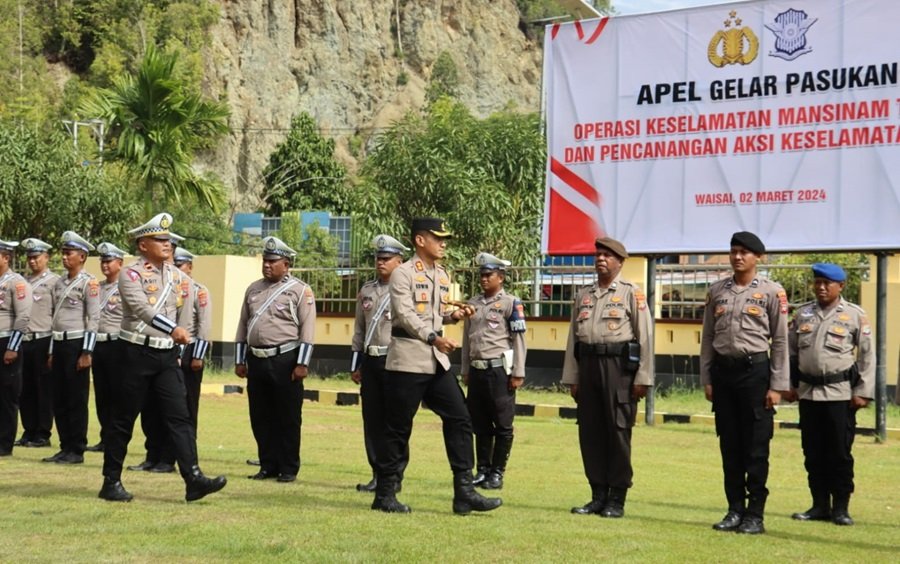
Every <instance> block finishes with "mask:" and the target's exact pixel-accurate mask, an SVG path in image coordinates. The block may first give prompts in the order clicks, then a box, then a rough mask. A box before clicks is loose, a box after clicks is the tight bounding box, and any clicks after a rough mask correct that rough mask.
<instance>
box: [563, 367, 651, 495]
mask: <svg viewBox="0 0 900 564" xmlns="http://www.w3.org/2000/svg"><path fill="white" fill-rule="evenodd" d="M633 383H634V374H631V373H628V372H626V371H625V369H624V368H623V366H622V358H621V357H610V356H597V355H593V354H587V355H585V354H582V355H581V358H580V359H579V361H578V407H577V410H576V413H577V416H578V443H579V445H580V447H581V461H582V463H583V465H584V475H585V476H586V477H587V479H588V483H590V484H591V488H592V489H596V488H601V489H602V488H606V487H607V486H609V487H612V488H621V489H628V488H630V487H631V485H632V478H633V477H634V470H633V468H632V466H631V429H632V427H633V426H634V420H635V416H636V414H637V402H636V401H634V399H632V395H631V390H632V385H633Z"/></svg>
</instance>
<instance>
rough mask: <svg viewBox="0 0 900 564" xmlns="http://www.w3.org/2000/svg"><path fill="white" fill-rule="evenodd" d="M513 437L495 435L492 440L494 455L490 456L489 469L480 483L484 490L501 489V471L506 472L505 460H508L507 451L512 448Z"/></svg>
mask: <svg viewBox="0 0 900 564" xmlns="http://www.w3.org/2000/svg"><path fill="white" fill-rule="evenodd" d="M512 443H513V438H512V437H511V436H509V437H497V439H496V440H495V441H494V455H493V457H492V458H491V471H490V472H489V473H488V477H487V479H486V480H485V481H484V483H482V484H481V487H482V488H484V489H486V490H502V489H503V473H504V472H506V462H507V461H508V460H509V451H510V450H512Z"/></svg>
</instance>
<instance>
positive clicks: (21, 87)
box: [18, 0, 25, 95]
mask: <svg viewBox="0 0 900 564" xmlns="http://www.w3.org/2000/svg"><path fill="white" fill-rule="evenodd" d="M18 6H19V94H20V95H21V94H22V93H23V92H24V91H25V81H24V80H23V73H22V67H23V66H24V64H25V62H24V58H25V57H24V54H23V53H24V51H25V45H24V44H25V34H24V32H23V30H22V27H23V24H22V19H23V15H22V0H19V3H18Z"/></svg>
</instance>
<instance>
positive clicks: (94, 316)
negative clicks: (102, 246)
mask: <svg viewBox="0 0 900 564" xmlns="http://www.w3.org/2000/svg"><path fill="white" fill-rule="evenodd" d="M93 250H94V246H93V245H92V244H90V243H89V242H88V241H86V240H85V239H84V238H83V237H81V236H80V235H78V234H77V233H75V232H74V231H66V232H64V233H63V234H62V263H63V268H65V269H66V273H67V276H64V277H61V278H60V279H59V280H57V281H56V288H55V289H54V292H53V294H54V300H55V302H54V307H53V343H51V345H50V358H51V371H52V378H53V409H54V416H55V418H56V431H57V433H59V448H60V450H59V452H58V453H56V454H55V455H53V456H49V457H47V458H44V459H42V461H43V462H55V463H57V464H81V463H82V462H84V449H85V448H87V429H88V400H89V399H90V387H91V381H90V368H91V361H92V358H91V355H92V353H93V352H94V345H95V344H96V342H97V323H98V322H99V320H100V282H98V281H97V279H96V278H94V277H93V275H91V274H89V273H87V272H85V271H84V263H85V261H86V260H87V256H88V253H90V252H91V251H93Z"/></svg>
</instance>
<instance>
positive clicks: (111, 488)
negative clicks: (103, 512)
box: [97, 477, 134, 502]
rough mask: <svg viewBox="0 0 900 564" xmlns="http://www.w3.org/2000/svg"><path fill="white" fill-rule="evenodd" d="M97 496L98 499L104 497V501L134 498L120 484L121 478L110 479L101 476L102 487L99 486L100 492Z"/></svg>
mask: <svg viewBox="0 0 900 564" xmlns="http://www.w3.org/2000/svg"><path fill="white" fill-rule="evenodd" d="M97 497H99V498H100V499H105V500H106V501H126V502H127V501H131V500H132V499H134V496H133V495H131V494H130V493H128V491H127V490H126V489H125V487H124V486H123V485H122V482H121V480H112V479H110V478H105V477H104V478H103V487H102V488H100V493H99V494H97Z"/></svg>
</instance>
